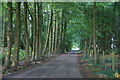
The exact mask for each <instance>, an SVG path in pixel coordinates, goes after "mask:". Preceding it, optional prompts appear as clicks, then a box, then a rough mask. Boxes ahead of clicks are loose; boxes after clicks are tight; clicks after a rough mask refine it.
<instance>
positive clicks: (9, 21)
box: [6, 2, 12, 68]
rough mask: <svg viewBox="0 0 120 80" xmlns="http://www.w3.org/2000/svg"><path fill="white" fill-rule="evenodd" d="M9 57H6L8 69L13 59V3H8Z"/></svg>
mask: <svg viewBox="0 0 120 80" xmlns="http://www.w3.org/2000/svg"><path fill="white" fill-rule="evenodd" d="M7 42H8V43H7V44H8V45H7V46H8V51H7V56H6V67H7V68H9V67H10V58H11V47H12V2H8V30H7Z"/></svg>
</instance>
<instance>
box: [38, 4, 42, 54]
mask: <svg viewBox="0 0 120 80" xmlns="http://www.w3.org/2000/svg"><path fill="white" fill-rule="evenodd" d="M38 15H39V19H38V21H40V22H39V23H38V24H39V53H40V54H42V24H43V22H42V21H43V20H42V2H41V3H40V7H39V14H38ZM40 54H39V56H40Z"/></svg>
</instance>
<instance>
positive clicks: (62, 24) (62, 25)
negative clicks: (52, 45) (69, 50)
mask: <svg viewBox="0 0 120 80" xmlns="http://www.w3.org/2000/svg"><path fill="white" fill-rule="evenodd" d="M63 28H64V11H63V10H62V23H61V52H62V53H64V49H63V43H64V42H63Z"/></svg>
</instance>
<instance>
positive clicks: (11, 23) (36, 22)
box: [2, 2, 67, 69]
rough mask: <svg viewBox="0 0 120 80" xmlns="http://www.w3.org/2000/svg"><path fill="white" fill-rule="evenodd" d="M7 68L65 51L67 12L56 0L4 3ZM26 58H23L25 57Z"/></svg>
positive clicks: (5, 59) (3, 20)
mask: <svg viewBox="0 0 120 80" xmlns="http://www.w3.org/2000/svg"><path fill="white" fill-rule="evenodd" d="M2 7H3V19H2V23H3V30H4V49H5V50H4V54H3V58H2V59H3V65H4V66H5V67H4V68H5V69H8V68H10V67H14V68H17V66H19V64H20V62H21V61H24V62H25V64H26V65H28V64H30V63H31V62H36V61H40V60H43V59H45V58H46V57H49V56H55V55H59V54H60V53H64V52H65V45H64V44H65V38H66V27H67V20H66V17H65V16H66V13H65V11H64V7H63V8H61V9H57V8H56V4H55V3H42V2H34V3H32V2H17V3H14V2H8V3H2ZM21 58H22V60H21Z"/></svg>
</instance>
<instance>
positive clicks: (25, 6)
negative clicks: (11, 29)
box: [24, 2, 29, 63]
mask: <svg viewBox="0 0 120 80" xmlns="http://www.w3.org/2000/svg"><path fill="white" fill-rule="evenodd" d="M27 8H28V4H27V2H24V14H25V15H24V25H25V39H26V40H25V42H26V43H25V51H26V58H25V59H26V63H28V62H29V33H28V24H27Z"/></svg>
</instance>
